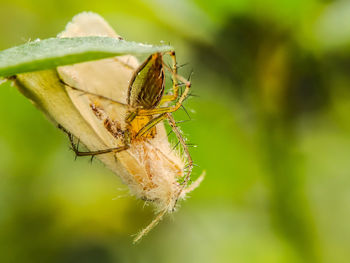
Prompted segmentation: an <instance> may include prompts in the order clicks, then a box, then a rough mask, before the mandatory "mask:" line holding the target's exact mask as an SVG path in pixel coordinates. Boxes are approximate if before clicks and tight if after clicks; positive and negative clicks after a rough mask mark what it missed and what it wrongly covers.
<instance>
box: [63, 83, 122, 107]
mask: <svg viewBox="0 0 350 263" xmlns="http://www.w3.org/2000/svg"><path fill="white" fill-rule="evenodd" d="M60 82H61V83H62V84H63V85H65V86H67V87H69V88H71V89H73V90H77V91H80V92H82V93H83V95H84V93H85V94H89V95H92V96H96V97H98V98H100V99H103V100H108V101H110V102H112V103H116V104H119V105H122V106H125V107H129V105H128V104H126V103H122V102H120V101H116V100H113V99H111V98H108V97H105V96H102V95H99V94H96V93H93V92H90V91H86V90H82V89H79V88H77V87H73V86H71V85H69V84H67V83H65V82H64V81H63V80H61V79H60Z"/></svg>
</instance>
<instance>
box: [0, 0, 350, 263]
mask: <svg viewBox="0 0 350 263" xmlns="http://www.w3.org/2000/svg"><path fill="white" fill-rule="evenodd" d="M81 11H94V12H97V13H99V14H101V15H102V16H103V17H104V18H105V19H106V20H107V21H108V22H109V23H110V24H111V25H112V27H113V28H114V29H115V30H116V31H117V32H118V33H119V34H120V35H122V36H123V37H124V38H126V39H127V40H134V41H138V42H144V43H152V44H159V43H160V42H161V41H164V42H165V43H168V42H169V43H171V44H172V45H173V46H174V47H175V49H176V52H177V57H178V61H179V64H183V63H189V64H188V65H187V66H184V67H183V68H181V70H180V72H181V74H183V75H184V76H188V75H189V74H190V72H191V70H192V69H193V70H194V75H193V77H192V83H193V93H195V94H197V95H199V97H194V98H191V99H189V100H188V101H187V102H186V108H187V110H189V111H190V114H191V116H192V119H193V121H191V122H185V123H182V124H181V127H182V130H183V131H184V133H185V134H186V136H187V137H188V138H189V141H190V142H192V143H196V144H198V145H199V147H198V148H193V149H191V152H192V155H193V158H194V160H195V162H196V164H198V165H199V166H200V167H199V168H196V169H195V171H194V176H195V177H196V176H198V175H199V173H200V172H201V171H202V170H203V169H205V170H206V171H207V177H206V179H205V181H204V182H203V183H202V185H201V186H200V187H199V188H198V189H197V190H195V191H194V192H193V193H192V194H191V198H189V199H188V200H187V201H185V202H182V203H181V208H180V209H179V211H178V212H177V213H175V214H173V215H171V216H168V217H167V218H166V219H165V220H164V221H163V222H162V223H161V224H160V225H159V226H158V227H157V228H156V229H154V230H153V231H152V232H151V233H150V234H149V235H148V236H147V237H145V238H144V240H143V241H142V242H141V243H140V244H138V245H132V237H131V235H132V234H134V233H136V232H137V231H139V230H140V229H141V228H142V227H144V226H145V225H147V223H149V222H150V220H151V219H152V218H153V212H152V209H151V208H150V207H144V205H143V202H142V201H139V200H136V199H135V198H132V197H130V196H128V190H127V187H126V186H124V185H122V184H121V183H120V181H119V179H118V178H117V177H116V176H114V175H113V174H112V173H111V172H110V171H108V170H107V169H105V168H104V167H103V165H102V164H101V163H99V162H98V161H95V162H93V164H90V163H89V159H88V158H87V159H84V158H83V159H78V160H77V161H74V156H73V153H72V152H71V151H69V149H68V148H69V145H68V140H67V138H66V136H65V135H64V134H63V133H62V132H61V131H59V130H58V129H57V128H55V127H54V126H53V125H52V124H51V123H50V122H49V121H48V120H47V119H46V118H45V117H44V116H43V114H42V113H41V112H39V111H38V110H37V109H35V108H34V107H33V106H32V105H31V103H30V102H29V101H28V100H27V99H26V98H25V97H23V96H22V95H21V94H20V93H19V92H18V91H17V90H16V89H15V88H14V87H11V86H10V85H9V84H8V83H5V84H2V85H1V87H0V88H1V95H0V115H1V126H0V127H1V129H0V262H91V263H92V262H102V263H109V262H170V263H171V262H174V263H175V262H176V263H177V262H244V263H246V262H248V263H249V262H269V263H270V262H311V263H313V262H331V263H334V262H349V258H350V224H349V222H350V176H349V171H350V161H349V160H350V88H349V85H350V1H347V0H344V1H332V0H318V1H316V0H216V1H213V0H187V1H186V0H148V1H147V0H131V1H122V0H113V1H102V0H101V1H95V0H84V1H83V0H74V1H72V0H56V1H48V0H45V1H44V0H31V1H26V0H0V36H1V37H0V49H5V48H8V47H11V46H14V45H18V44H22V43H24V42H26V41H28V40H30V39H31V40H33V39H36V38H48V37H53V36H55V35H56V34H57V33H58V32H60V31H62V30H63V29H64V27H65V24H66V23H67V22H68V21H69V20H70V19H71V18H72V16H74V15H75V14H77V13H79V12H81ZM176 118H177V119H178V120H182V119H186V118H187V116H186V115H185V114H184V112H183V111H181V110H180V111H179V112H178V113H177V114H176Z"/></svg>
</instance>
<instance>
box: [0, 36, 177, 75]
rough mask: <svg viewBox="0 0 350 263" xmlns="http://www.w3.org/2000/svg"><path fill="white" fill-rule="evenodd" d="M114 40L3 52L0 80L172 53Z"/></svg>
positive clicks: (55, 42) (62, 41)
mask: <svg viewBox="0 0 350 263" xmlns="http://www.w3.org/2000/svg"><path fill="white" fill-rule="evenodd" d="M172 49H173V48H172V47H171V46H167V45H163V46H152V45H145V44H140V43H136V42H128V41H125V40H120V39H116V38H111V37H74V38H49V39H45V40H38V41H34V42H29V43H26V44H24V45H20V46H17V47H13V48H9V49H6V50H3V51H1V52H0V77H8V76H12V75H16V74H19V73H25V72H32V71H37V70H45V69H51V68H55V67H58V66H63V65H69V64H75V63H80V62H84V61H89V60H97V59H103V58H108V57H113V56H118V55H125V54H132V55H140V54H152V53H155V52H165V51H169V50H172Z"/></svg>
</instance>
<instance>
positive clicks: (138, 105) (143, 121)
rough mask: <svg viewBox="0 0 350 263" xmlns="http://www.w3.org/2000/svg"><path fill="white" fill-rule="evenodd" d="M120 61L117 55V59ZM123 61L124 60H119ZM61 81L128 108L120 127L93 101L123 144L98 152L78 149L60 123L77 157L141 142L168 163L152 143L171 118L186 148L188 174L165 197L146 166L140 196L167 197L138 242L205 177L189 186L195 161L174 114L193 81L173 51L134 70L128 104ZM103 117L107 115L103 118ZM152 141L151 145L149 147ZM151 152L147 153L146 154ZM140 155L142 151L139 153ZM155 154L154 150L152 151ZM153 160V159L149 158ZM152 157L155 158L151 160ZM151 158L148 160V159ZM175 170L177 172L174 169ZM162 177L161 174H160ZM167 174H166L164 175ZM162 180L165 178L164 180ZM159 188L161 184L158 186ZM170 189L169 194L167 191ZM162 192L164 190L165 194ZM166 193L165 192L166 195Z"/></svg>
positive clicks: (128, 147) (125, 148) (117, 150)
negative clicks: (167, 74)
mask: <svg viewBox="0 0 350 263" xmlns="http://www.w3.org/2000/svg"><path fill="white" fill-rule="evenodd" d="M164 55H169V56H170V58H171V60H172V66H168V65H166V64H165V63H164V61H163V56H164ZM115 59H116V60H118V58H115ZM119 62H120V63H124V62H121V61H119ZM125 66H126V67H129V66H128V64H127V63H125ZM164 69H166V70H168V71H169V72H170V73H171V78H172V83H173V85H172V94H167V95H164V86H165V72H164ZM61 82H62V83H63V84H64V85H65V86H66V87H68V88H71V89H73V90H77V91H80V92H82V93H83V94H90V95H92V96H94V97H96V98H99V99H100V100H107V101H110V102H111V103H112V104H117V105H119V106H122V107H123V108H125V109H126V114H125V118H124V120H123V122H124V123H123V124H124V125H123V126H124V128H122V127H121V125H120V123H118V122H116V121H113V120H111V118H109V116H108V114H107V116H105V115H106V114H105V113H104V110H103V109H101V108H100V107H99V105H98V104H97V103H92V104H91V105H90V106H91V109H92V111H93V112H94V114H95V115H96V116H97V117H98V118H100V119H101V120H102V119H103V123H104V126H105V128H106V129H107V130H108V131H109V132H110V133H111V134H113V135H115V137H116V138H121V140H122V142H123V143H122V145H120V146H118V147H114V148H107V149H102V150H97V151H86V152H82V151H79V149H78V148H79V145H76V144H75V143H74V137H73V135H72V134H71V133H70V132H69V131H67V130H66V129H64V128H63V127H62V126H59V128H61V129H62V130H63V131H64V132H65V133H67V134H68V137H69V140H70V143H71V146H72V149H73V151H74V152H75V154H76V156H92V157H93V156H96V155H101V154H106V153H111V152H113V153H122V152H124V151H128V150H131V148H132V147H133V146H134V145H142V146H144V147H146V149H147V150H145V151H150V150H149V149H151V151H156V153H155V154H153V156H156V158H154V159H159V158H160V157H161V158H162V159H166V160H167V162H169V163H171V162H172V160H171V158H170V157H168V156H167V155H166V154H164V153H163V152H162V151H161V150H159V149H158V147H154V146H152V145H151V144H150V142H151V141H152V139H154V138H155V137H156V136H157V124H158V123H160V122H162V121H163V120H168V122H169V125H170V127H171V129H172V131H173V132H174V133H175V135H176V137H177V139H178V140H179V143H180V144H181V145H182V147H183V150H184V152H185V154H186V157H187V165H186V166H185V167H184V168H182V170H183V171H185V170H186V173H185V175H183V176H181V177H179V178H177V186H176V188H175V190H171V191H170V190H168V189H167V188H165V186H164V187H163V188H164V189H166V190H164V191H163V190H162V191H160V192H166V195H165V197H164V198H163V197H162V196H157V195H155V194H154V193H153V192H154V189H156V187H157V184H159V181H157V179H155V175H153V174H152V172H151V171H150V170H151V169H150V168H148V167H147V166H146V167H145V169H146V170H147V171H148V174H149V178H148V179H147V180H148V181H149V182H148V183H145V180H144V178H141V179H138V178H137V176H135V178H137V179H136V180H138V184H139V185H140V187H141V190H140V191H141V192H142V196H141V199H143V200H146V201H156V199H162V198H163V199H166V200H165V201H164V203H165V206H164V208H162V211H161V212H160V213H159V214H158V216H157V217H156V218H155V219H154V220H153V221H152V222H151V224H150V225H149V226H147V227H146V228H145V229H144V230H142V231H141V233H140V234H139V235H138V237H137V238H136V239H135V241H138V240H139V239H140V238H141V237H142V236H143V235H145V234H146V233H147V232H149V230H150V229H151V228H153V227H154V226H155V225H156V224H157V223H158V222H159V221H160V220H161V219H162V217H163V216H164V215H165V213H167V212H171V211H174V209H175V206H176V203H177V201H178V199H179V198H180V196H181V195H184V194H185V193H187V192H190V191H192V190H193V189H194V188H195V187H196V186H198V184H199V183H200V181H201V180H202V177H201V178H200V179H197V180H198V181H196V182H194V183H192V185H191V186H189V187H187V186H188V183H189V180H190V175H191V172H192V168H193V161H192V158H191V155H190V153H189V150H188V147H187V145H186V142H185V139H184V138H183V137H182V135H181V132H180V130H179V129H178V127H177V126H176V122H175V120H174V118H173V117H172V114H171V113H172V112H175V111H177V110H178V109H179V108H180V107H181V106H182V103H183V102H184V100H185V99H186V98H187V97H188V95H189V91H190V88H191V83H190V81H189V80H187V79H185V78H184V77H182V76H180V75H179V74H178V73H177V63H176V56H175V52H174V51H169V52H165V53H154V54H152V55H150V56H149V57H148V58H147V59H146V60H145V61H144V62H143V63H142V64H141V65H140V66H139V67H138V68H137V69H136V70H135V71H134V73H133V75H132V77H131V80H130V82H129V85H128V89H127V99H126V103H124V102H120V101H116V100H113V99H111V98H108V97H105V96H101V95H99V94H95V93H92V92H88V91H85V90H81V89H79V88H77V87H73V86H71V85H68V84H67V83H65V82H64V81H62V80H61ZM181 86H185V89H184V91H183V93H182V94H181V95H180V94H179V88H180V87H181ZM170 103H173V105H171V106H169V105H168V104H170ZM101 116H104V117H101ZM148 144H150V145H151V146H152V148H147V147H148V146H146V145H148ZM147 154H148V153H146V156H148V155H147ZM140 155H141V154H140ZM144 155H145V153H143V152H142V156H144ZM151 155H152V153H151ZM145 158H148V157H145ZM148 159H150V158H148ZM152 160H153V159H152ZM147 161H148V160H147ZM172 165H173V166H174V167H176V168H174V169H173V170H174V171H175V170H179V169H180V167H179V166H178V165H176V164H175V163H173V164H172ZM174 173H175V172H174ZM175 174H176V176H177V177H178V176H179V175H182V172H181V171H177V172H176V173H175ZM161 176H163V175H162V174H161V175H160V177H161ZM165 176H166V174H165V175H164V177H165ZM161 180H165V179H162V178H161ZM158 187H159V185H158ZM152 191H153V192H152ZM168 192H169V193H168ZM149 193H152V194H153V195H152V196H155V197H152V198H149V197H147V196H148V195H149ZM162 194H163V193H162ZM163 195H164V194H163Z"/></svg>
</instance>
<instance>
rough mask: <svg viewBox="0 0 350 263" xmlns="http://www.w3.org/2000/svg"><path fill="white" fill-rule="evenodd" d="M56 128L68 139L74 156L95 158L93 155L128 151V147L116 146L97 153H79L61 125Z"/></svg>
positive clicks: (69, 135) (69, 134) (71, 138)
mask: <svg viewBox="0 0 350 263" xmlns="http://www.w3.org/2000/svg"><path fill="white" fill-rule="evenodd" d="M58 128H59V129H61V130H62V131H64V132H65V133H66V134H67V135H68V138H69V141H70V144H71V147H72V150H73V151H74V153H75V155H76V156H95V155H99V154H105V153H111V152H114V153H118V152H121V151H125V150H127V149H129V147H130V146H129V145H128V144H126V145H123V146H118V147H114V148H108V149H103V150H98V151H87V152H81V151H79V149H78V147H77V145H75V143H74V140H73V135H72V134H71V133H70V132H69V131H67V130H66V129H65V128H64V127H63V126H62V125H60V124H59V125H58Z"/></svg>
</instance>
